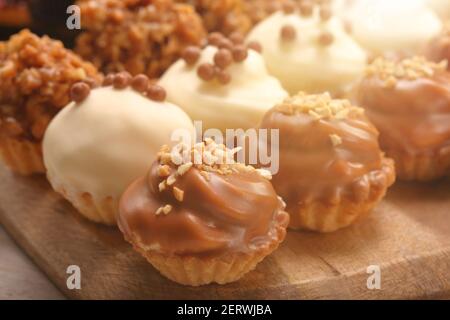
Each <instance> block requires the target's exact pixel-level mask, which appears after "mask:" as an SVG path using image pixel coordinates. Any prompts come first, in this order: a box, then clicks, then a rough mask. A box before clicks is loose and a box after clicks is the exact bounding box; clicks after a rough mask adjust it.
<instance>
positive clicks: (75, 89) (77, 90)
mask: <svg viewBox="0 0 450 320" xmlns="http://www.w3.org/2000/svg"><path fill="white" fill-rule="evenodd" d="M90 91H91V88H90V87H89V86H88V85H87V84H86V83H84V82H78V83H75V84H74V85H73V86H72V88H70V99H71V100H72V101H75V102H81V101H83V100H84V99H86V97H87V96H88V95H89V92H90Z"/></svg>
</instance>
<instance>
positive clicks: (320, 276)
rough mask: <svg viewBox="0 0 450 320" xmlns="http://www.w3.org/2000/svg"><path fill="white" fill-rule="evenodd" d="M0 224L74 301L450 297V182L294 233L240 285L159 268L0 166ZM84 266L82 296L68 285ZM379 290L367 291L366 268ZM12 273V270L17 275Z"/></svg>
mask: <svg viewBox="0 0 450 320" xmlns="http://www.w3.org/2000/svg"><path fill="white" fill-rule="evenodd" d="M0 222H1V223H2V224H3V226H4V227H5V228H6V229H7V230H8V232H9V233H10V234H11V235H12V236H13V237H14V238H15V240H16V241H17V242H18V243H19V244H20V246H21V247H22V248H23V249H24V250H25V251H26V252H27V253H28V254H29V256H31V257H32V258H33V259H34V261H35V262H36V263H37V264H38V265H39V266H40V267H41V268H42V270H43V271H44V272H45V273H46V274H47V275H48V276H49V278H50V279H52V281H53V282H54V283H55V285H56V286H57V287H58V288H59V289H61V290H62V291H63V292H64V293H65V294H66V295H67V297H69V298H77V299H401V298H406V299H412V298H428V299H431V298H437V299H445V298H450V181H448V180H444V181H440V182H436V183H431V184H416V183H397V184H396V185H395V186H394V187H393V188H392V189H391V190H390V192H389V194H388V196H387V198H386V199H385V200H383V202H382V203H381V204H380V205H379V206H378V208H377V209H376V210H374V212H372V214H371V215H370V216H369V217H368V218H366V219H364V220H362V221H361V222H359V223H357V224H356V225H354V226H352V227H349V228H347V229H344V230H341V231H338V232H335V233H332V234H316V233H311V232H289V233H288V236H287V239H286V241H285V242H284V243H283V244H282V245H281V247H280V248H279V249H278V250H277V251H276V252H275V253H274V254H272V255H271V256H270V257H268V258H266V259H265V260H264V261H263V262H262V263H261V264H260V265H259V266H258V267H257V268H256V270H254V271H253V272H251V273H249V274H247V275H246V276H245V277H244V278H243V279H241V280H240V281H238V282H235V283H232V284H228V285H224V286H219V285H208V286H203V287H198V288H193V287H185V286H181V285H178V284H176V283H173V282H171V281H169V280H167V279H165V278H164V277H162V276H160V275H159V273H158V272H157V271H156V270H155V269H153V268H152V266H151V265H150V264H148V263H147V262H146V261H145V260H144V259H143V258H142V257H141V256H140V255H139V254H137V253H135V252H134V251H133V250H132V249H131V247H130V246H129V245H128V244H127V243H126V242H125V241H124V240H123V239H122V236H121V234H120V232H119V231H118V230H117V229H116V228H111V227H104V226H100V225H96V224H94V223H91V222H88V221H86V220H85V219H83V218H82V217H81V216H80V215H79V214H77V213H76V211H75V210H74V209H73V208H72V207H71V205H70V204H69V203H67V202H66V201H64V200H63V199H62V198H61V197H60V196H58V195H57V194H55V193H54V192H53V191H52V190H51V188H50V186H49V184H48V183H47V181H46V180H45V178H43V177H33V178H23V177H19V176H15V175H13V174H11V173H10V172H9V171H8V170H7V169H5V168H3V167H0ZM69 265H78V266H79V267H80V268H81V276H82V278H81V290H69V289H67V286H66V279H67V276H68V275H67V274H66V269H67V267H68V266H69ZM369 265H379V266H380V268H381V289H380V290H369V289H367V285H366V283H367V278H368V277H369V276H370V275H369V274H367V267H368V266H369ZM11 272H14V270H11Z"/></svg>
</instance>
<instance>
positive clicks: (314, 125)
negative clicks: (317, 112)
mask: <svg viewBox="0 0 450 320" xmlns="http://www.w3.org/2000/svg"><path fill="white" fill-rule="evenodd" d="M261 127H262V128H278V129H279V130H280V131H279V136H280V147H279V152H280V155H279V156H280V161H279V163H280V167H279V171H278V173H277V174H276V175H274V176H273V178H272V183H273V185H274V187H275V189H276V191H277V192H278V194H279V195H280V196H281V197H282V198H283V199H284V200H285V201H286V203H287V208H286V211H288V212H295V211H296V208H297V206H303V205H306V204H308V203H311V202H313V201H321V202H323V203H325V204H330V205H333V204H338V203H339V202H341V200H342V199H343V198H345V199H350V200H352V201H364V200H366V199H368V198H369V197H370V188H373V187H375V186H378V187H380V188H381V187H385V186H386V185H387V184H388V185H390V184H392V183H393V181H387V180H390V179H391V177H393V174H391V173H390V172H388V171H389V170H392V169H391V168H392V167H391V166H389V165H388V164H387V161H391V160H390V159H386V158H384V156H383V153H382V152H381V151H380V148H379V145H378V131H377V129H376V128H375V127H374V126H373V125H372V124H371V123H370V122H369V121H368V120H367V118H366V116H365V115H364V113H362V112H357V113H353V114H349V115H348V116H347V117H346V118H345V119H336V118H329V119H317V118H314V117H312V116H311V115H310V114H308V113H296V114H285V113H283V112H280V111H279V110H277V108H274V109H272V110H270V111H269V112H268V113H267V114H266V116H265V118H264V119H263V121H262V125H261ZM332 136H337V137H339V143H338V144H336V145H334V143H333V141H332V139H330V137H332ZM330 140H331V141H330ZM386 173H387V174H386Z"/></svg>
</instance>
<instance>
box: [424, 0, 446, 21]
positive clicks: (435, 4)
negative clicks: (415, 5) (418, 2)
mask: <svg viewBox="0 0 450 320" xmlns="http://www.w3.org/2000/svg"><path fill="white" fill-rule="evenodd" d="M425 1H426V3H427V5H428V6H429V7H430V8H431V9H432V10H433V11H434V12H435V13H436V14H437V15H438V16H439V17H441V18H442V19H443V20H444V21H445V20H447V19H450V0H425Z"/></svg>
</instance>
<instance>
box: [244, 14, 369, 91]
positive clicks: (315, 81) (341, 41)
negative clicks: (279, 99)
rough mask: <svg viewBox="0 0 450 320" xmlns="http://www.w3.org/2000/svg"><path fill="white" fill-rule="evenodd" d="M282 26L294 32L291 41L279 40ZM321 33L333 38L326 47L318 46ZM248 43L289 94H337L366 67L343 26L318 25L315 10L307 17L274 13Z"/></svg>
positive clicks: (332, 22)
mask: <svg viewBox="0 0 450 320" xmlns="http://www.w3.org/2000/svg"><path fill="white" fill-rule="evenodd" d="M286 25H290V26H292V27H294V28H295V30H296V31H297V37H296V39H295V40H294V41H283V40H281V36H280V32H281V29H282V28H283V27H284V26H286ZM323 32H330V33H332V34H333V36H334V41H333V43H332V44H331V45H330V46H321V45H319V44H318V37H319V36H320V35H321V34H322V33H323ZM248 39H249V40H256V41H258V42H260V43H261V44H262V46H263V55H264V58H265V60H266V64H267V67H268V69H269V72H270V73H271V74H273V75H274V76H275V77H277V78H278V79H279V80H280V81H281V83H282V84H283V86H284V87H285V88H286V89H287V90H288V91H289V92H290V93H291V94H296V93H297V92H298V91H306V92H309V93H320V92H324V91H330V92H331V93H338V92H340V91H341V90H343V89H345V87H346V86H347V85H349V84H350V83H352V82H353V81H354V80H356V79H357V78H358V77H359V76H361V75H362V74H363V72H364V68H365V66H366V63H367V56H366V53H365V52H364V50H363V49H362V48H360V47H359V45H358V44H357V43H356V42H355V41H354V40H353V39H352V38H351V37H350V36H349V35H348V34H347V33H346V31H345V28H344V26H343V23H342V22H341V21H340V20H339V19H338V18H336V17H332V18H331V19H329V20H328V21H326V22H323V21H321V20H320V18H319V15H318V11H317V10H315V12H314V14H313V15H312V16H310V17H302V16H300V14H299V13H298V12H295V13H293V14H289V15H286V14H284V13H283V12H276V13H274V14H273V15H271V16H270V17H268V18H267V19H265V20H264V21H262V22H261V23H259V24H258V25H257V26H255V28H254V29H253V30H252V31H251V32H250V34H249V36H248Z"/></svg>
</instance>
